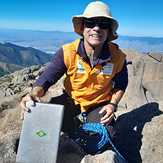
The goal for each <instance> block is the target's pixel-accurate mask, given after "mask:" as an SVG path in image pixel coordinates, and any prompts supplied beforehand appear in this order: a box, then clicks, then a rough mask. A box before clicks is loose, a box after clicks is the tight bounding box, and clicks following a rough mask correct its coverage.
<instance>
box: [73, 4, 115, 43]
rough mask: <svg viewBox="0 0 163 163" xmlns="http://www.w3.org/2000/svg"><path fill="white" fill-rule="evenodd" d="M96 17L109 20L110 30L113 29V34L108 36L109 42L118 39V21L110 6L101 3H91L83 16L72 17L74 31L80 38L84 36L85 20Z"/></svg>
mask: <svg viewBox="0 0 163 163" xmlns="http://www.w3.org/2000/svg"><path fill="white" fill-rule="evenodd" d="M95 17H101V18H107V19H109V21H110V24H109V26H108V29H111V33H110V34H109V36H108V41H112V40H115V39H117V37H118V35H117V33H116V31H117V29H118V21H117V20H116V19H114V18H113V17H112V14H111V11H110V8H109V6H108V5H106V4H105V3H103V2H101V1H95V2H91V3H89V4H88V5H87V7H86V9H85V10H84V12H83V14H82V15H76V16H73V17H72V22H73V27H74V31H75V32H76V33H77V34H79V35H80V36H83V29H84V28H83V20H84V19H85V18H95Z"/></svg>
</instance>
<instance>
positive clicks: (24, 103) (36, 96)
mask: <svg viewBox="0 0 163 163" xmlns="http://www.w3.org/2000/svg"><path fill="white" fill-rule="evenodd" d="M44 94H45V91H44V89H43V87H41V86H36V87H34V88H33V90H32V91H31V94H30V93H28V94H26V95H25V96H24V97H23V98H22V99H21V101H20V107H21V109H22V110H21V119H24V114H25V113H26V112H30V109H29V108H28V106H33V105H35V101H38V102H40V97H42V96H43V95H44Z"/></svg>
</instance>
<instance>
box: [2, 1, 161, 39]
mask: <svg viewBox="0 0 163 163" xmlns="http://www.w3.org/2000/svg"><path fill="white" fill-rule="evenodd" d="M89 2H91V0H0V28H14V29H33V30H59V31H73V28H72V23H71V18H72V16H73V15H79V14H82V12H83V10H84V8H85V7H86V5H87V4H88V3H89ZM103 2H105V3H107V4H109V6H110V8H111V12H112V15H113V16H114V17H115V18H116V19H117V20H118V21H119V24H120V26H119V29H118V33H119V34H121V35H133V36H153V37H159V36H160V37H163V1H162V0H103Z"/></svg>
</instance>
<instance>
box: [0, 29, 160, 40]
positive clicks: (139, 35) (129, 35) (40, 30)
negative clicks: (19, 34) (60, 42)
mask: <svg viewBox="0 0 163 163" xmlns="http://www.w3.org/2000/svg"><path fill="white" fill-rule="evenodd" d="M0 30H18V31H19V30H20V31H33V32H63V33H74V34H76V35H78V34H77V33H75V32H74V31H64V30H42V29H30V28H28V29H23V28H8V27H0ZM118 35H119V36H122V37H123V36H124V37H127V36H128V37H139V38H140V37H145V38H149V37H150V38H163V35H162V36H152V35H141V34H138V35H131V34H120V33H119V34H118Z"/></svg>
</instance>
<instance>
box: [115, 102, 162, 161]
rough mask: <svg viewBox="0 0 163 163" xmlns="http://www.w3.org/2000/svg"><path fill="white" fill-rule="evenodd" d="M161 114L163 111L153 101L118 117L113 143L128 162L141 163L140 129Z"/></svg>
mask: <svg viewBox="0 0 163 163" xmlns="http://www.w3.org/2000/svg"><path fill="white" fill-rule="evenodd" d="M161 114H163V112H162V111H160V110H159V105H158V103H156V102H153V103H148V104H145V105H143V106H141V107H139V108H136V109H134V110H133V111H131V112H128V113H125V114H123V115H120V116H119V117H118V119H117V123H116V130H117V134H116V138H115V142H116V143H115V144H116V145H117V147H118V149H119V150H120V152H121V153H122V154H123V155H124V156H125V158H126V159H127V160H128V162H129V163H142V158H141V155H140V148H141V145H142V138H143V135H142V130H143V128H144V125H145V124H146V123H147V122H150V121H151V120H152V118H153V117H155V116H160V115H161Z"/></svg>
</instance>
